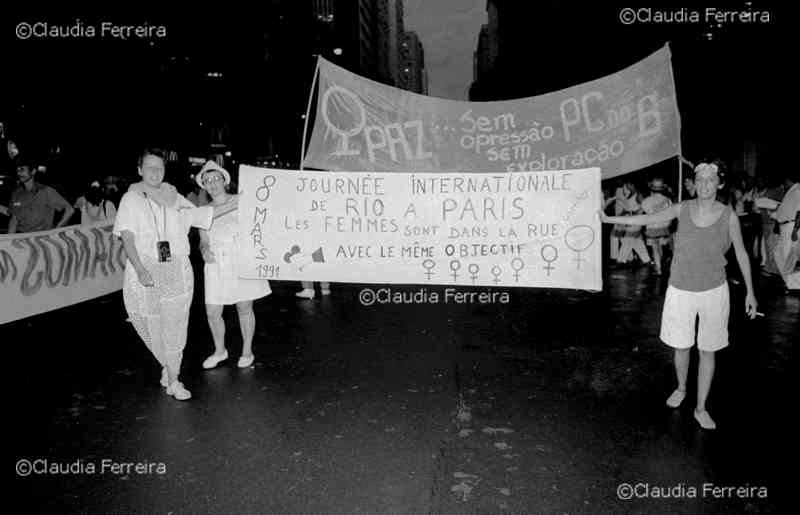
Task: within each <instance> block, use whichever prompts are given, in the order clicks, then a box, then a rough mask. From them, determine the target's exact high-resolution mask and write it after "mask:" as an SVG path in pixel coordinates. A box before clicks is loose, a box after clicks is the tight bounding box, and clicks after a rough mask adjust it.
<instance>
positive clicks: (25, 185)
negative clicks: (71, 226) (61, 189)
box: [8, 161, 75, 234]
mask: <svg viewBox="0 0 800 515" xmlns="http://www.w3.org/2000/svg"><path fill="white" fill-rule="evenodd" d="M16 168H17V179H18V180H19V187H18V188H17V189H15V190H14V192H13V193H12V194H11V205H10V206H9V209H8V213H9V215H10V216H11V220H9V222H8V234H14V233H18V232H34V231H46V230H48V229H53V228H54V225H53V220H54V215H55V213H56V211H63V214H62V215H61V218H60V219H59V221H58V223H56V224H55V227H63V226H65V225H67V223H68V222H69V219H70V218H72V214H73V213H74V212H75V209H74V208H73V207H72V206H71V205H70V203H69V202H67V201H66V200H64V197H62V196H61V195H60V194H59V193H58V192H57V191H56V190H54V189H53V188H51V187H50V186H45V185H44V184H40V183H38V182H37V181H36V178H35V176H36V171H35V170H34V169H33V167H31V165H30V163H28V162H27V161H18V162H17V167H16Z"/></svg>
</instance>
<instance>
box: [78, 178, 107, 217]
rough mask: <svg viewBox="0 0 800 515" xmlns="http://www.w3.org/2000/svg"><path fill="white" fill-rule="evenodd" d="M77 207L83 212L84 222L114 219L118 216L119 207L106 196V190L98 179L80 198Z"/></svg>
mask: <svg viewBox="0 0 800 515" xmlns="http://www.w3.org/2000/svg"><path fill="white" fill-rule="evenodd" d="M75 209H77V210H79V211H80V213H81V223H82V224H90V223H96V222H104V221H114V218H115V217H116V216H117V208H116V207H114V203H113V202H112V201H110V200H109V199H107V198H106V195H105V191H104V190H103V189H101V188H100V183H99V182H97V181H95V182H93V183H92V184H91V186H89V191H87V192H86V195H84V196H82V197H79V198H78V200H77V202H75Z"/></svg>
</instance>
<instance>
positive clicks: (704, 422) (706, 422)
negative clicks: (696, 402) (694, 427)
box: [694, 410, 717, 429]
mask: <svg viewBox="0 0 800 515" xmlns="http://www.w3.org/2000/svg"><path fill="white" fill-rule="evenodd" d="M694 418H695V420H697V423H698V424H700V427H702V428H703V429H716V428H717V424H716V423H714V420H713V419H712V418H711V415H709V414H708V412H707V411H697V410H694Z"/></svg>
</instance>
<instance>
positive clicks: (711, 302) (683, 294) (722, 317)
mask: <svg viewBox="0 0 800 515" xmlns="http://www.w3.org/2000/svg"><path fill="white" fill-rule="evenodd" d="M730 310H731V302H730V291H729V290H728V283H727V281H726V282H725V283H723V284H722V285H720V286H718V287H716V288H714V289H713V290H707V291H700V292H695V291H685V290H679V289H678V288H675V287H674V286H672V285H670V286H669V287H668V288H667V295H666V297H665V298H664V311H663V312H662V313H661V335H660V338H661V341H663V342H664V343H666V344H667V345H669V346H670V347H674V348H676V349H688V348H689V347H691V346H692V345H694V324H695V317H696V316H698V315H699V316H700V323H699V324H698V326H697V348H698V349H700V350H704V351H711V352H714V351H718V350H720V349H724V348H725V347H727V346H728V315H729V314H730Z"/></svg>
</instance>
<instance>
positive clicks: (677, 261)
mask: <svg viewBox="0 0 800 515" xmlns="http://www.w3.org/2000/svg"><path fill="white" fill-rule="evenodd" d="M723 173H724V172H723V170H722V169H721V163H720V162H718V161H715V162H712V163H709V162H703V163H700V164H699V165H697V167H696V168H695V184H696V187H697V191H696V193H697V198H696V199H690V200H686V201H684V202H681V203H679V204H673V205H672V206H669V207H668V208H667V209H664V210H663V211H659V212H656V213H652V214H648V215H633V216H606V215H605V214H604V213H603V212H600V213H599V215H600V220H601V221H602V222H603V223H627V224H632V225H648V224H655V223H661V222H668V221H670V220H672V219H674V218H677V219H678V230H677V232H676V233H675V250H674V257H673V261H672V265H671V268H670V278H669V286H668V288H667V293H666V298H665V300H664V308H663V312H662V317H661V333H660V339H661V340H662V341H663V342H664V343H666V344H667V345H669V346H670V347H673V348H674V349H675V373H676V376H677V382H678V386H677V388H676V389H675V391H673V392H672V394H671V395H670V396H669V398H668V399H667V405H668V406H669V407H671V408H677V407H678V406H680V404H681V402H682V401H683V399H684V398H685V396H686V381H687V376H688V371H689V351H690V349H691V347H692V346H693V345H694V340H695V336H696V337H697V347H698V351H699V354H700V366H699V367H698V380H697V405H696V407H695V409H694V417H695V419H696V420H697V422H698V423H699V424H700V426H701V427H702V428H704V429H714V428H716V423H715V422H714V420H713V419H712V418H711V415H709V413H708V411H707V410H706V400H707V398H708V394H709V391H710V389H711V381H712V379H713V376H714V365H715V359H714V353H715V352H716V351H718V350H720V349H723V348H724V347H726V346H727V345H728V316H729V313H730V295H729V290H728V283H727V277H726V275H725V263H726V261H725V252H726V251H727V250H728V248H730V246H731V244H733V247H734V250H735V252H736V260H737V262H738V264H739V268H740V269H741V271H742V276H743V278H744V282H745V285H746V288H747V294H746V297H745V312H746V313H747V315H748V316H749V317H750V319H753V318H755V316H756V309H757V307H758V304H757V302H756V298H755V294H754V292H753V280H752V275H751V269H750V260H749V258H748V256H747V252H746V250H745V248H744V242H743V240H742V233H741V229H740V227H739V219H738V217H737V216H736V214H735V213H734V212H733V210H732V209H731V208H730V206H726V205H724V204H722V203H721V202H718V201H717V200H716V194H717V190H718V189H719V188H721V187H722V184H723ZM698 316H699V319H700V321H699V325H698V330H697V334H696V335H695V334H694V327H695V319H696V318H697V317H698Z"/></svg>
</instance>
